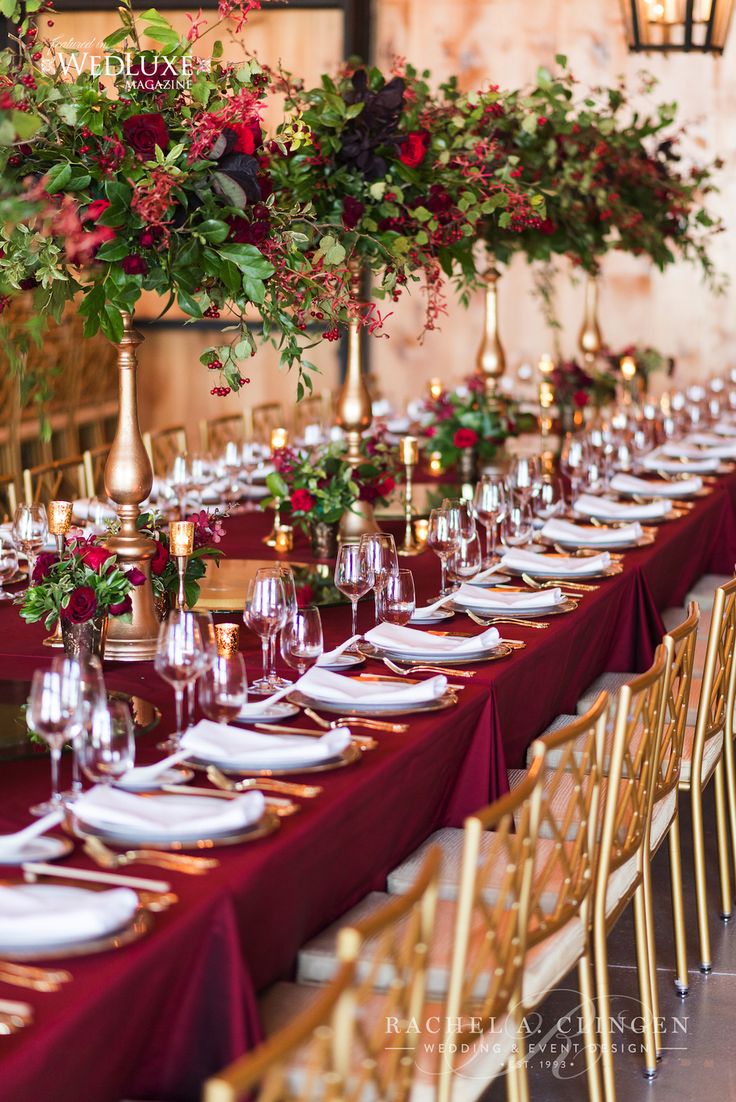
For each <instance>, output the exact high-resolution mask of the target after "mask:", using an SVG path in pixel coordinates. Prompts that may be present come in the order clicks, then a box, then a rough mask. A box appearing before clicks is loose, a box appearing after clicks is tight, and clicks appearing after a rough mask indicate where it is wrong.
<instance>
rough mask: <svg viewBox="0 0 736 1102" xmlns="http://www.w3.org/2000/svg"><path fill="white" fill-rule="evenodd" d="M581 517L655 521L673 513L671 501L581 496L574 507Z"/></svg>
mask: <svg viewBox="0 0 736 1102" xmlns="http://www.w3.org/2000/svg"><path fill="white" fill-rule="evenodd" d="M573 512H574V513H576V514H577V515H578V516H579V517H605V519H606V520H632V521H633V520H653V519H655V518H657V517H666V516H667V514H668V513H671V512H672V502H671V501H650V502H647V504H646V505H639V504H638V503H637V502H632V503H629V502H623V501H609V500H608V498H605V497H593V495H592V494H581V496H580V497H579V498H578V500H577V501H576V502H575V505H574V506H573Z"/></svg>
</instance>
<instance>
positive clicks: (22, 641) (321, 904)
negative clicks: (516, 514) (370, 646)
mask: <svg viewBox="0 0 736 1102" xmlns="http://www.w3.org/2000/svg"><path fill="white" fill-rule="evenodd" d="M735 498H736V477H733V478H728V479H725V480H724V481H723V482H722V483H721V484H719V485H718V486H717V487H716V488H715V490H714V492H713V493H712V494H711V495H709V496H708V497H707V498H704V499H703V500H701V501H699V502H698V503H697V506H696V508H695V509H694V510H692V512H691V513H690V514H689V515H688V516H687V517H686V518H684V519H682V520H679V521H676V522H674V523H671V524H665V525H663V526H662V527H661V528H660V529H659V531H658V535H657V540H656V543H655V545H654V546H653V547H651V548H646V549H642V550H640V551H636V552H631V553H630V554H628V555H627V556H626V562H625V568H624V571H623V573H622V574H621V575H619V576H617V577H615V578H611V579H609V580H606V581H604V582H602V583H601V586H600V589H598V590H597V591H595V592H591V593H588V594H586V596H585V597H584V598H583V599H582V601H581V603H580V607H579V608H578V610H577V611H576V612H575V613H574V614H571V615H568V616H560V617H557V618H550V624H551V626H550V628H549V629H548V630H546V631H534V630H524V629H519V628H511V627H509V628H504V629H503V630H504V633H505V634H507V635H508V636H511V637H514V638H518V639H523V640H524V641H525V642H526V643H527V647H526V649H525V650H524V651H522V652H517V653H516V654H514V655H512V657H511V658H509V659H506V660H504V661H501V662H498V663H493V664H491V665H488V666H485V667H481V668H479V672H478V674H477V676H476V677H475V678H474V679H473V681H472V683H470V684H469V685H468V687H467V688H466V689H465V690H464V691H463V692H462V693H461V694H460V703H459V705H458V707H457V708H456V709H454V710H453V711H452V712H451V713H440V714H438V715H436V716H434V717H431V716H430V717H426V718H424V719H421V720H415V721H413V722H412V726H411V730H410V732H409V733H408V734H406V735H401V736H396V735H379V743H380V746H379V748H378V749H377V750H375V751H371V752H369V753H367V754H364V755H363V756H362V759H361V761H360V763H359V765H357V766H355V767H351V768H349V769H344V770H341V771H336V772H334V773H331V774H329V773H328V774H323V775H322V776H321V777H320V782H321V783H323V784H324V789H325V790H324V793H323V794H322V796H321V797H320V798H319V799H318V800H315V801H311V802H308V801H304V803H303V808H302V810H301V811H300V813H299V814H298V815H296V816H293V817H292V818H289V819H286V820H284V821H283V824H282V827H281V829H280V831H279V832H278V833H277V834H275V835H272V836H271V837H269V838H265V839H262V840H260V841H257V842H254V843H251V844H250V845H244V846H239V847H234V848H232V849H229V850H228V849H223V850H221V851H219V854H218V855H219V856H220V857H221V859H222V864H221V867H220V868H219V869H218V870H215V871H214V872H212V873H210V874H209V875H208V876H207V877H206V878H201V879H200V878H194V877H184V876H181V875H177V874H172V875H171V876H170V879H171V881H172V883H173V885H174V888H175V890H176V892H177V894H178V896H179V903H178V904H177V905H176V906H175V907H173V908H172V909H171V910H170V911H169V912H167V913H166V914H163V915H158V916H156V920H155V926H154V929H153V932H152V933H151V934H150V935H149V936H148V937H147V938H145V939H144V940H142V941H140V942H139V943H137V944H135V945H131V946H128V947H126V948H125V949H123V950H120V951H119V952H116V953H107V954H103V955H101V956H98V957H90V958H86V959H84V958H80V959H76V960H74V961H71V962H70V967H71V970H72V972H73V974H74V980H73V982H72V983H70V984H69V985H67V986H66V987H65V988H64V989H63V990H62V991H61V992H59V993H58V994H53V995H36V994H34V993H31V992H20V989H17V990H16V991H13V989H11V988H9V987H6V986H4V985H3V986H2V987H1V988H0V997H7V998H12V997H15V996H17V997H21V998H26V999H27V1001H29V1002H31V1003H32V1004H33V1006H34V1009H35V1012H36V1023H35V1024H34V1026H33V1027H32V1028H29V1029H26V1030H24V1031H22V1032H21V1033H20V1034H17V1035H15V1036H13V1037H9V1038H0V1102H40V1100H41V1099H44V1100H45V1099H47V1098H49V1099H50V1098H53V1099H54V1102H79V1099H80V1098H84V1099H85V1102H114V1100H116V1099H120V1098H123V1097H127V1098H157V1099H161V1100H171V1102H174V1100H176V1102H179V1100H181V1102H188V1100H190V1099H192V1100H193V1099H196V1098H198V1096H199V1091H200V1086H201V1081H202V1079H203V1078H204V1077H205V1076H206V1075H207V1074H208V1073H211V1072H212V1071H214V1070H215V1069H216V1068H218V1067H219V1066H222V1065H223V1064H225V1063H226V1062H227V1061H229V1060H230V1059H231V1058H233V1057H234V1056H235V1055H236V1054H237V1053H239V1052H241V1051H242V1050H243V1049H244V1048H246V1047H247V1046H249V1045H252V1044H253V1043H254V1042H255V1041H256V1040H257V1039H258V1030H259V1026H258V1020H257V1013H256V1009H255V992H256V991H257V990H259V989H260V988H262V987H264V986H265V985H267V984H268V983H270V982H272V981H273V980H274V979H276V978H278V977H279V976H283V975H287V974H288V973H289V970H290V968H291V966H292V964H293V961H294V959H295V957H296V953H297V951H298V948H299V946H300V945H301V944H302V943H303V942H304V941H305V940H306V939H307V938H309V937H310V936H312V935H313V934H314V933H315V932H317V931H318V930H319V929H320V928H322V927H323V926H324V925H325V924H326V923H328V922H329V921H331V920H333V919H334V918H335V917H337V916H338V915H340V914H341V913H343V912H344V911H345V910H346V909H347V908H348V907H350V906H351V905H352V904H353V903H354V902H355V901H357V900H358V899H360V898H361V897H362V896H363V895H364V894H365V892H367V891H369V890H371V889H373V888H376V887H381V886H382V884H383V882H384V879H385V875H386V872H387V871H388V870H389V869H390V868H392V867H393V866H394V865H395V864H396V863H397V862H399V861H400V860H401V859H402V858H403V857H404V856H405V855H406V854H407V853H409V852H410V851H411V850H412V849H413V848H415V847H416V846H417V845H418V844H419V843H420V842H421V841H422V839H423V838H425V837H426V836H427V834H429V833H430V832H431V831H432V830H434V829H436V828H437V827H438V826H440V825H443V824H448V823H453V824H458V823H460V822H461V821H462V818H463V816H464V815H465V814H467V813H468V812H469V811H471V810H473V809H474V808H476V807H478V806H480V805H481V804H483V803H484V802H486V801H487V800H488V799H490V798H492V797H493V796H495V795H497V794H498V793H499V792H500V791H502V790H503V787H504V785H505V769H506V766H507V765H508V766H511V765H516V764H518V763H519V762H520V761H521V760H522V757H523V752H524V749H525V747H526V746H527V745H528V743H529V741H530V740H531V739H532V738H533V737H534V736H535V735H536V734H538V733H539V732H540V731H541V730H542V729H543V728H544V726H545V725H546V724H547V723H548V722H549V720H550V719H551V718H552V717H553V716H554V715H555V714H557V713H558V712H560V711H563V710H570V709H572V708H573V706H574V703H575V701H576V699H577V698H578V696H579V695H580V692H581V690H582V689H584V688H585V687H586V686H587V685H588V683H589V682H590V681H591V680H592V679H593V678H594V677H595V676H597V675H598V674H599V673H600V672H601V671H602V670H603V669H606V668H607V669H632V668H643V667H644V666H645V664H646V663H647V662H648V661H649V660H650V658H651V655H652V651H653V647H654V645H655V644H656V640H657V638H658V635H659V633H660V631H661V622H660V618H659V610H661V609H662V608H664V607H666V606H668V605H671V604H673V603H677V602H679V601H681V599H682V597H683V596H684V594H685V593H686V592H687V589H688V588H689V586H690V585H691V584H692V582H693V581H694V580H695V579H696V578H697V577H698V576H699V575H700V574H702V573H703V572H705V571H710V570H713V571H718V572H730V571H731V569H732V567H733V563H734V560H735V559H736V513H735V511H734V499H735ZM265 530H266V520H265V518H263V517H258V516H255V517H254V515H252V514H249V515H242V516H237V517H233V518H232V519H231V520H230V522H229V532H228V536H227V538H226V542H225V545H224V546H225V549H226V551H227V552H228V554H229V555H231V556H249V557H264V558H265V557H272V555H271V553H270V552H268V551H267V550H266V549H265V548H264V546H263V544H262V543H261V536H262V535H263V533H264V532H265ZM307 551H308V549H307V546H306V544H304V545H299V544H298V545H297V547H296V549H295V552H294V554H293V556H292V557H293V558H295V559H296V558H299V559H304V558H307V557H308V554H307ZM408 561H409V564H410V565H411V567H412V569H413V570H414V573H415V577H416V580H417V589H418V593H419V595H420V598H425V597H429V596H431V595H432V594H433V593H434V592H435V591H436V588H437V581H438V573H439V568H438V563H437V560H436V559H435V558H434V556H433V555H431V554H430V553H426V554H425V555H422V556H420V557H418V558H416V559H412V560H408ZM360 615H361V626H368V624H369V623H370V622H371V618H372V612H371V609H370V605H369V604H367V603H366V604H363V605H361V609H360ZM323 622H324V626H325V634H326V641H327V643H328V645H329V644H333V643H336V642H338V641H339V640H340V639H341V638H344V636H345V634H346V633H347V631H348V627H349V610H348V609H346V608H334V609H329V610H325V611H324V613H323ZM468 623H469V622H468V621H467V620H465V621H462V624H463V628H466V626H467V624H468ZM44 634H45V633H44V632H43V630H42V629H40V628H28V627H25V626H24V625H22V624H21V623H20V621H19V620H18V618H17V611H16V610H14V609H12V608H7V607H3V608H0V677H2V678H6V679H7V678H29V677H30V674H31V672H32V671H33V669H34V668H36V667H37V666H40V665H42V664H44V663H46V662H48V661H49V652H48V651H47V650H45V649H44V648H43V646H42V645H41V640H42V638H43V635H44ZM243 635H244V637H243V649H244V651H245V653H246V661H247V664H248V668H249V673H250V674H251V675H252V674H253V673H254V672H255V671H256V670H257V668H258V646H257V642H256V640H255V639H253V638H252V637H249V636H248V634H247V633H245V632H244V633H243ZM376 668H379V667H376ZM106 677H107V681H108V684H109V685H110V686H111V687H112V688H118V689H124V690H127V691H132V692H137V693H138V694H139V695H143V696H146V697H147V698H149V699H150V700H152V701H154V702H155V703H157V704H159V706H161V708H162V709H163V720H162V724H161V730H162V731H166V730H169V729H170V728H171V725H172V718H173V717H172V711H173V709H172V707H171V699H170V693H169V690H168V688H167V687H166V686H165V685H164V684H163V683H162V682H161V681H160V680H159V678H158V677H157V676H156V674H155V673H154V672H153V670H152V667H151V665H150V664H148V663H140V664H130V665H125V664H122V663H115V664H113V663H106ZM158 737H159V736H158V735H157V734H152V735H149V736H146V737H145V738H144V739H141V740H140V747H139V757H140V760H141V761H146V760H153V759H154V758H155V757H156V756H157V753H158V752H157V751H156V749H155V744H156V741H157V738H158ZM67 767H68V766H67ZM47 770H48V763H47V762H46V761H44V760H34V761H21V762H15V763H3V764H0V795H1V797H2V799H1V801H0V830H10V829H17V828H18V827H19V826H20V825H22V824H23V823H25V822H26V821H27V808H28V806H29V805H30V804H31V803H33V802H34V801H35V800H36V799H38V798H39V797H40V796H42V795H43V794H45V792H46V789H47V784H48V774H47ZM69 860H70V862H73V863H74V864H75V865H88V864H89V863H88V862H87V861H86V859H85V858H84V856H80V854H79V853H75V854H74V855H73V857H72V858H71V859H69ZM61 867H62V866H61V865H60V868H61ZM6 871H7V870H6ZM134 871H135V872H138V873H140V874H142V875H144V874H145V871H146V870H145V869H144V868H143V867H142V866H140V867H136V868H135V870H134ZM151 871H153V870H151ZM153 874H154V875H159V873H158V871H157V870H156V871H153Z"/></svg>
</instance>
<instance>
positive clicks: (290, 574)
mask: <svg viewBox="0 0 736 1102" xmlns="http://www.w3.org/2000/svg"><path fill="white" fill-rule="evenodd" d="M273 566H274V569H275V570H277V571H278V575H279V577H280V578H281V583H282V585H283V587H284V600H285V601H286V621H288V620H289V618H290V617H291V616H293V615H294V613H295V612H296V610H297V600H296V581H295V579H294V571H293V570H292V569H291V567H290V566H289V564H288V562H277V563H274V564H273ZM268 645H269V655H268V663H269V669H270V670H271V679H272V682H273V685H274V686H275V689H285V688H286V686H287V685H290V684H291V682H290V681H287V680H286V678H285V677H281V676H280V675H279V674H277V673H276V672H275V670H276V636H275V635H272V636H271V638H270V641H269V644H268Z"/></svg>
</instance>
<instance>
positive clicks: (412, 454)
mask: <svg viewBox="0 0 736 1102" xmlns="http://www.w3.org/2000/svg"><path fill="white" fill-rule="evenodd" d="M399 459H400V460H401V462H402V463H403V464H404V466H405V467H415V466H416V465H417V463H418V462H419V441H418V440H417V438H416V436H402V438H401V440H399Z"/></svg>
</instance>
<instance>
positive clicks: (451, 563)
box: [447, 532, 483, 584]
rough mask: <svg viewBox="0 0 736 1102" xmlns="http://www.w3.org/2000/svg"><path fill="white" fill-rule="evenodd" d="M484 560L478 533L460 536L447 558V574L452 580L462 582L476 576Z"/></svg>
mask: <svg viewBox="0 0 736 1102" xmlns="http://www.w3.org/2000/svg"><path fill="white" fill-rule="evenodd" d="M482 562H483V556H482V553H481V547H480V537H479V535H478V533H477V532H474V533H473V535H472V536H470V537H466V536H460V538H459V539H458V541H457V543H456V545H455V547H454V548H453V549H452V551H451V552H450V557H449V558H448V560H447V576H448V577H449V579H450V581H451V582H457V583H458V584H462V582H465V581H469V580H470V579H471V578H474V577H475V575H476V574H477V573H478V572H479V570H480V568H481V564H482Z"/></svg>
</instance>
